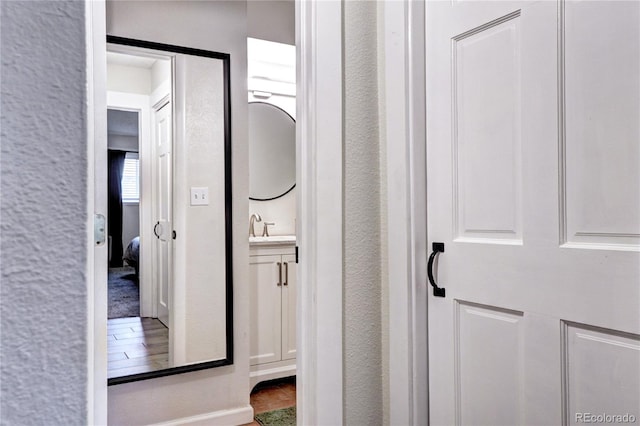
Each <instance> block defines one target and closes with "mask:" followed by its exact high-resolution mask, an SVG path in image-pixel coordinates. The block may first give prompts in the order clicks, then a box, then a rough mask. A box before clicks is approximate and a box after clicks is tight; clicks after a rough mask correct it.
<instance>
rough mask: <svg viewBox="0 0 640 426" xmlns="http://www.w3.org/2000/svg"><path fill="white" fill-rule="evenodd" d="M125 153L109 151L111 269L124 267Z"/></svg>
mask: <svg viewBox="0 0 640 426" xmlns="http://www.w3.org/2000/svg"><path fill="white" fill-rule="evenodd" d="M125 155H126V152H124V151H112V150H109V171H108V175H109V200H108V203H109V222H108V224H107V226H108V229H109V236H110V237H111V261H109V267H110V268H118V267H121V266H122V254H123V248H122V171H123V169H124V156H125Z"/></svg>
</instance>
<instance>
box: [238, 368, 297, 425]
mask: <svg viewBox="0 0 640 426" xmlns="http://www.w3.org/2000/svg"><path fill="white" fill-rule="evenodd" d="M294 405H296V378H295V377H288V378H286V379H280V380H273V381H270V382H262V383H259V384H258V385H257V386H256V387H255V388H254V389H253V391H252V392H251V406H252V407H253V413H254V415H255V414H260V413H264V412H265V411H273V410H278V409H280V408H288V407H293V406H294ZM256 425H257V426H259V425H260V423H258V422H256V421H255V420H254V421H253V422H252V423H248V424H247V425H246V426H256Z"/></svg>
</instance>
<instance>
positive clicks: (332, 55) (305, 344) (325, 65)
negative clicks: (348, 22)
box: [295, 0, 343, 425]
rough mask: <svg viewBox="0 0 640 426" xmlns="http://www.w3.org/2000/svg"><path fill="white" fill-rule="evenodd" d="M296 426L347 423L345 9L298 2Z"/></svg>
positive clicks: (334, 4)
mask: <svg viewBox="0 0 640 426" xmlns="http://www.w3.org/2000/svg"><path fill="white" fill-rule="evenodd" d="M295 9H296V57H297V59H296V61H297V71H296V72H297V81H298V87H297V93H298V94H299V96H300V97H299V100H300V102H297V126H296V138H297V146H298V150H297V152H296V156H297V158H296V164H297V166H296V167H297V170H296V175H297V179H298V181H297V185H298V188H300V189H299V192H298V200H297V203H298V204H297V217H298V218H299V220H298V221H297V230H296V233H297V236H298V246H299V251H300V263H299V264H298V274H299V275H298V276H299V282H300V283H303V285H300V286H299V291H298V303H297V317H298V318H300V322H299V327H298V331H297V342H298V348H299V350H298V355H297V367H298V381H297V383H298V387H297V394H298V395H297V397H298V398H297V400H298V416H297V418H298V420H297V422H298V425H312V424H313V425H339V424H342V423H343V373H342V368H343V348H342V332H343V330H342V315H343V313H342V240H343V239H342V3H341V2H337V1H321V0H310V1H304V0H296V5H295Z"/></svg>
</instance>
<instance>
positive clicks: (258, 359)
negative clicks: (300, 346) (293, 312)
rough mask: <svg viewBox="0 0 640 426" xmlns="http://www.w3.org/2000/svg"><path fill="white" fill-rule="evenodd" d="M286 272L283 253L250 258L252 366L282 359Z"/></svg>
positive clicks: (250, 351) (250, 345) (250, 346)
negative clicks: (284, 273) (283, 302)
mask: <svg viewBox="0 0 640 426" xmlns="http://www.w3.org/2000/svg"><path fill="white" fill-rule="evenodd" d="M283 272H284V271H283V265H282V257H281V256H279V255H273V256H251V258H250V261H249V285H250V286H251V288H250V293H249V294H250V295H251V297H250V311H249V312H250V324H249V330H251V333H250V334H251V336H250V344H249V360H250V365H256V364H264V363H266V362H274V361H280V360H281V340H280V339H281V335H280V333H281V326H282V283H283V275H282V274H283Z"/></svg>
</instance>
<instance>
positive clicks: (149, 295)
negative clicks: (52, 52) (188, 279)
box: [107, 48, 172, 379]
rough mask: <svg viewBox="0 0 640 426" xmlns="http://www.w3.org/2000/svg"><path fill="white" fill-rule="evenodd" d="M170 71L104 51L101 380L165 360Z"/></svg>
mask: <svg viewBox="0 0 640 426" xmlns="http://www.w3.org/2000/svg"><path fill="white" fill-rule="evenodd" d="M170 70H171V62H170V60H169V59H163V58H152V57H149V56H144V55H140V54H138V53H134V52H127V51H126V49H122V48H119V49H117V50H116V51H109V52H108V53H107V106H108V112H107V147H108V162H109V164H108V167H107V172H108V173H107V174H108V212H109V214H108V218H107V220H108V230H109V236H108V244H109V248H108V259H109V260H108V262H109V269H108V308H107V310H108V316H107V318H108V320H107V352H108V358H109V360H108V373H107V376H108V378H109V379H111V378H115V377H122V376H128V375H132V374H140V373H147V372H149V371H155V370H158V369H164V368H167V366H168V365H169V363H170V358H171V355H170V330H171V327H170V321H169V307H170V305H169V300H168V293H169V291H170V287H171V283H170V278H171V269H170V268H171V263H172V262H171V256H170V254H171V251H170V250H168V249H167V247H168V246H169V245H170V244H171V242H170V238H167V234H170V229H171V228H170V219H171V188H172V167H171V149H170V146H171V140H172V138H171V126H170V125H167V122H169V123H170V120H171V114H170V110H171V105H170V86H171V71H170ZM159 111H162V113H161V114H162V115H159ZM167 111H169V113H167ZM155 140H160V141H161V142H162V143H160V144H158V143H153V142H152V141H155ZM158 147H159V148H158ZM154 156H157V157H158V159H159V161H154ZM154 220H155V222H154ZM153 223H156V226H155V227H154V226H153ZM163 227H164V229H165V230H167V231H166V232H162V229H163Z"/></svg>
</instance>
